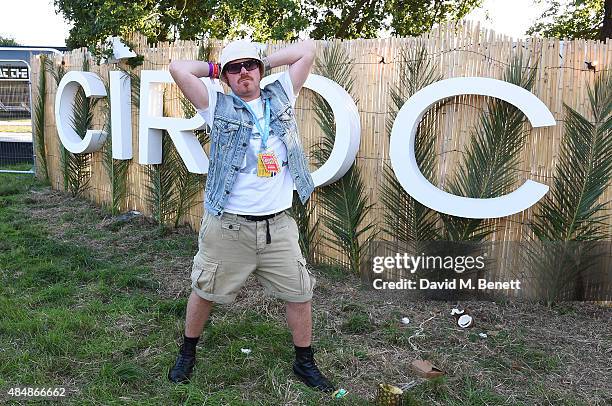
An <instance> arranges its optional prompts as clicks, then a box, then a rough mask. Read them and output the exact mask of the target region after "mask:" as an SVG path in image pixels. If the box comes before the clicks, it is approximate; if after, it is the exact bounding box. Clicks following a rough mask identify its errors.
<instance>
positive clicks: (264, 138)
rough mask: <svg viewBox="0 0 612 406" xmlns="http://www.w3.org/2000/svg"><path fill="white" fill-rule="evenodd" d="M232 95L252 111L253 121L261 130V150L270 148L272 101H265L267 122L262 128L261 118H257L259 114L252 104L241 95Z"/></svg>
mask: <svg viewBox="0 0 612 406" xmlns="http://www.w3.org/2000/svg"><path fill="white" fill-rule="evenodd" d="M232 97H233V98H234V99H236V100H240V102H241V103H242V105H243V106H244V107H246V109H247V110H248V111H249V113H251V115H252V116H253V122H254V123H255V125H256V126H257V129H258V130H259V133H260V134H261V150H262V151H263V150H265V149H267V148H268V136H269V135H270V103H269V102H267V101H266V100H264V101H263V104H264V121H265V124H264V128H261V124H259V119H258V118H257V115H256V114H255V112H254V111H253V109H252V108H251V106H249V104H248V103H246V102H245V101H244V100H242V99H241V98H239V97H236V96H235V95H233V94H232Z"/></svg>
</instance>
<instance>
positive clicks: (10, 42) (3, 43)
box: [0, 35, 21, 47]
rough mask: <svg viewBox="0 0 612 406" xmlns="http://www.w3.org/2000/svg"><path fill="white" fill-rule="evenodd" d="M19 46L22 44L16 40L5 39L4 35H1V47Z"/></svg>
mask: <svg viewBox="0 0 612 406" xmlns="http://www.w3.org/2000/svg"><path fill="white" fill-rule="evenodd" d="M18 45H21V44H20V43H18V42H17V41H15V38H11V37H3V36H2V35H0V47H7V46H18Z"/></svg>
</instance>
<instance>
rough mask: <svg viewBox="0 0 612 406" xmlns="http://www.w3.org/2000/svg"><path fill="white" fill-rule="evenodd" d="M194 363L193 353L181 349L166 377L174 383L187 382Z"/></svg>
mask: <svg viewBox="0 0 612 406" xmlns="http://www.w3.org/2000/svg"><path fill="white" fill-rule="evenodd" d="M194 365H195V354H194V355H190V354H185V353H183V351H181V352H180V353H179V355H178V357H177V358H176V362H175V363H174V366H173V367H172V369H171V370H170V372H168V379H169V380H170V381H172V382H174V383H189V379H190V378H191V373H192V372H193V366H194Z"/></svg>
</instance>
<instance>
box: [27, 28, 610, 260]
mask: <svg viewBox="0 0 612 406" xmlns="http://www.w3.org/2000/svg"><path fill="white" fill-rule="evenodd" d="M129 40H130V41H131V43H133V44H135V45H136V49H135V51H136V52H137V53H138V54H140V55H144V64H143V65H142V66H141V67H139V68H138V69H136V70H135V72H136V73H138V72H139V71H140V70H141V69H149V70H150V69H153V70H165V69H167V67H168V64H169V63H170V61H171V60H177V59H196V58H197V53H198V48H199V43H196V42H192V41H177V42H175V43H172V44H170V43H160V44H157V45H155V46H153V47H149V46H148V45H147V44H146V42H145V40H144V38H143V37H133V38H130V39H129ZM417 41H421V42H423V43H424V44H425V45H426V47H427V50H428V53H429V56H428V57H429V58H431V60H432V62H433V63H434V65H435V66H436V68H437V69H438V70H439V73H440V74H441V75H442V77H443V78H453V77H466V76H479V77H487V78H496V79H502V76H503V73H504V70H505V69H506V68H507V66H508V64H509V62H510V60H511V58H512V56H513V55H516V54H517V53H518V52H522V53H523V55H524V56H526V57H529V58H530V60H531V66H533V67H535V68H537V74H536V81H535V85H534V88H533V93H534V94H535V95H536V96H537V97H539V98H540V99H541V100H542V101H543V102H544V103H545V104H546V106H548V108H549V109H550V111H551V112H552V114H553V116H554V117H555V119H556V120H557V125H556V126H553V127H546V128H538V129H530V132H529V136H528V140H527V144H526V146H525V148H524V149H523V151H522V155H521V160H520V162H521V164H520V169H521V174H522V175H521V176H520V179H519V180H518V182H517V184H516V185H515V186H516V187H518V186H519V185H520V184H522V183H523V182H524V181H525V180H526V179H533V180H535V181H537V182H541V183H544V184H551V179H552V178H551V177H552V175H553V171H554V166H555V162H556V160H557V155H558V151H559V147H560V141H561V136H562V134H563V120H564V112H563V104H564V103H566V104H567V105H569V106H570V107H572V108H574V109H576V110H578V111H579V112H581V113H583V114H586V115H587V116H589V114H590V113H589V109H588V96H587V85H591V84H592V83H593V79H594V77H595V75H594V72H593V71H592V70H589V69H588V68H587V66H586V64H585V62H586V61H595V60H596V61H597V62H598V64H597V69H609V67H610V66H611V65H612V42H611V41H610V40H607V41H606V42H605V43H602V42H599V41H587V40H574V41H559V40H557V39H540V38H529V39H526V40H519V41H515V40H513V39H511V38H509V37H507V36H504V35H500V34H497V33H495V32H493V31H490V30H484V29H481V28H480V27H479V25H478V24H475V23H470V22H465V23H461V24H458V25H453V26H444V27H439V28H438V29H435V30H433V31H432V32H430V33H428V34H426V35H423V36H421V37H419V38H385V39H373V40H351V41H342V42H341V45H342V46H343V47H345V48H346V50H347V51H348V53H349V54H350V56H351V58H354V69H353V75H354V78H355V84H354V88H353V91H352V96H353V98H354V99H355V100H356V101H357V106H358V109H359V114H360V119H361V128H362V131H361V145H360V148H359V152H358V157H357V160H356V163H355V165H358V166H359V167H361V169H362V172H363V175H364V178H365V180H366V187H367V195H368V198H369V201H370V202H371V203H373V204H374V210H373V211H372V212H371V216H373V218H372V220H374V221H375V222H376V223H377V224H381V222H382V210H384V209H383V207H382V205H381V203H380V201H379V199H378V197H379V190H380V189H379V188H380V185H381V184H382V183H383V182H384V178H383V176H382V169H383V164H384V163H385V162H387V163H388V162H389V156H388V146H389V135H390V134H389V133H388V131H387V129H386V122H387V120H389V117H390V114H391V110H392V108H391V106H392V103H391V97H390V94H391V89H392V87H393V86H397V83H398V79H399V78H398V67H399V63H398V61H399V57H400V52H401V50H402V49H406V48H410V47H414V46H415V44H416V43H417ZM222 45H223V44H222V43H221V42H214V43H213V50H212V59H213V60H214V59H216V57H218V54H219V51H220V49H221V47H222ZM284 45H285V44H284V43H282V42H274V43H270V44H268V46H269V49H268V52H269V53H271V52H273V51H274V50H276V49H279V48H282V47H283V46H284ZM323 46H325V44H324V43H323V42H319V43H318V47H319V49H318V53H317V55H319V56H320V55H321V49H322V47H323ZM84 55H85V52H84V49H81V50H75V51H72V52H70V53H65V54H63V55H58V56H56V57H55V61H54V62H55V63H56V64H59V63H61V61H63V62H64V64H65V67H66V69H67V70H81V66H82V61H83V57H84ZM39 65H40V64H39V60H38V59H36V60H34V61H32V83H34V84H37V83H38V75H39V74H40V66H39ZM109 69H117V67H116V66H113V65H102V66H96V65H95V64H92V67H91V71H93V72H95V73H98V74H99V75H100V76H101V77H103V78H108V70H109ZM275 71H279V69H276V70H275ZM56 88H57V86H56V84H55V83H54V81H53V80H52V79H51V77H50V76H49V77H48V85H47V95H46V97H47V99H46V112H45V114H46V116H45V117H46V123H47V124H46V148H47V159H48V167H49V175H50V180H51V184H52V186H53V187H54V188H57V189H62V188H63V186H62V177H61V172H60V160H59V139H58V137H57V132H56V128H55V121H54V114H53V106H54V99H55V92H56ZM37 93H38V90H37V89H33V94H34V97H36V95H37ZM178 95H179V91H178V88H176V87H175V86H169V96H170V97H169V98H168V99H167V103H168V104H167V106H166V107H167V110H168V111H169V112H170V114H169V115H171V116H174V117H182V116H183V113H182V110H181V107H180V103H179V97H178ZM485 106H486V98H485V97H481V96H472V95H465V96H459V97H456V98H454V100H453V101H452V102H451V103H448V104H446V106H445V107H444V108H443V109H442V110H441V114H438V115H437V119H436V130H437V132H438V134H439V145H440V156H439V159H438V174H439V179H440V185H441V186H442V187H443V186H444V183H445V181H446V180H447V179H448V178H449V174H452V173H453V171H454V168H455V167H456V165H457V162H458V158H459V157H460V156H461V154H462V151H463V150H464V148H465V146H466V142H467V141H468V140H469V139H470V137H471V133H472V130H473V128H474V126H475V125H476V124H477V123H478V119H479V116H480V114H481V113H482V112H483V111H484V107H485ZM296 116H297V119H298V123H299V126H300V130H301V136H302V139H303V142H304V145H305V147H306V149H307V150H309V148H310V147H311V146H312V145H313V144H314V143H315V142H316V141H317V140H319V139H320V136H321V130H320V129H319V128H318V126H317V125H316V122H315V120H314V112H313V97H312V93H311V92H310V91H309V90H307V89H304V90H303V91H302V92H301V96H300V97H299V99H298V102H297V105H296ZM94 121H95V125H94V127H93V128H101V127H102V124H103V123H102V121H103V117H101V114H96V116H95V120H94ZM132 122H133V130H132V131H133V134H134V136H133V150H134V159H133V161H132V163H131V164H130V168H129V173H128V197H127V201H126V206H125V207H124V209H126V210H128V209H135V210H139V211H141V212H143V213H145V214H150V212H151V210H150V208H149V207H147V205H146V203H145V193H146V187H145V186H146V184H147V182H148V180H147V177H146V175H145V173H144V170H143V168H144V166H142V165H139V164H138V163H137V156H138V140H137V136H138V108H137V106H134V107H133V110H132ZM529 128H530V127H529ZM86 196H87V197H88V198H89V199H91V200H92V201H94V202H95V203H97V204H104V203H107V202H109V200H110V186H109V181H108V178H107V176H106V172H105V171H104V168H103V166H102V157H101V153H100V152H96V153H94V154H93V159H92V164H91V185H90V189H89V190H88V192H87V193H86ZM602 199H603V201H605V202H608V207H612V205H610V202H611V200H612V187H610V186H608V188H607V189H606V192H605V195H604V196H603V197H602ZM311 200H312V201H313V202H316V201H317V196H316V193H315V195H314V197H313V199H311ZM316 207H317V209H316V210H317V212H316V214H317V215H319V214H320V211H321V210H325V208H324V207H321V205H317V206H316ZM202 212H203V207H202V200H201V198H200V200H199V201H198V202H197V204H195V205H194V206H193V207H192V209H191V210H190V211H189V212H188V213H187V215H186V216H185V218H184V221H185V222H186V223H189V224H190V225H191V226H193V227H194V228H197V227H198V225H199V220H200V218H201V216H202ZM532 213H533V211H532V210H531V209H529V210H526V211H524V212H522V213H518V214H516V215H513V216H510V217H506V218H502V219H497V220H491V221H493V222H494V223H495V226H496V232H495V233H494V234H493V235H492V240H493V241H520V240H521V239H522V238H523V236H524V233H525V226H524V224H525V223H527V222H528V221H529V219H530V217H531V216H532ZM608 227H609V228H608V230H609V231H610V236H611V239H612V223H611V224H608ZM321 253H323V251H321Z"/></svg>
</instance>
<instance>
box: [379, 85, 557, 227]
mask: <svg viewBox="0 0 612 406" xmlns="http://www.w3.org/2000/svg"><path fill="white" fill-rule="evenodd" d="M461 94H478V95H483V96H492V97H497V98H499V99H502V100H505V101H507V102H508V103H511V104H513V105H515V106H516V107H518V108H519V109H521V111H523V113H525V115H526V116H527V118H528V119H529V121H530V122H531V125H532V126H533V127H545V126H550V125H555V119H554V118H553V116H552V114H551V112H550V111H549V110H548V108H547V107H546V105H545V104H544V103H542V101H541V100H540V99H538V98H537V97H536V96H535V95H534V94H532V93H530V92H528V91H527V90H525V89H523V88H521V87H519V86H515V85H513V84H511V83H508V82H504V81H501V80H495V79H488V78H478V77H472V78H453V79H446V80H442V81H439V82H436V83H433V84H431V85H429V86H427V87H425V88H423V89H421V90H420V91H418V92H416V93H415V94H414V95H413V96H412V97H411V98H410V99H409V100H408V101H407V102H406V103H405V104H404V105H403V106H402V108H401V109H400V111H399V112H398V113H397V117H396V118H395V122H394V123H393V129H392V130H391V144H390V146H389V156H390V158H391V164H392V166H393V171H394V172H395V176H397V179H398V180H399V182H400V184H401V185H402V186H403V187H404V189H405V190H406V192H408V193H409V194H410V195H411V196H412V197H414V198H415V199H416V200H417V201H419V202H420V203H421V204H423V205H425V206H427V207H429V208H431V209H434V210H437V211H439V212H442V213H446V214H451V215H453V216H459V217H467V218H473V219H485V218H497V217H504V216H509V215H511V214H515V213H518V212H520V211H523V210H525V209H527V208H529V207H531V206H532V205H534V204H535V203H536V202H537V201H538V200H540V199H541V198H542V196H544V194H546V192H547V191H548V186H546V185H543V184H541V183H537V182H534V181H531V180H527V181H526V182H525V183H524V184H523V185H522V186H521V187H519V188H518V189H517V190H515V191H514V192H512V193H509V194H507V195H504V196H501V197H496V198H491V199H474V198H468V197H463V196H455V195H452V194H450V193H446V192H444V191H443V190H440V189H438V188H437V187H435V186H434V185H432V184H431V183H430V182H429V181H428V180H427V179H425V177H424V176H423V174H422V173H421V171H420V170H419V167H418V165H417V162H416V158H415V155H414V141H415V137H416V131H417V127H418V125H419V122H420V121H421V118H422V117H423V115H424V114H425V112H426V111H427V110H428V109H429V107H431V106H432V105H433V104H434V103H436V102H437V101H439V100H442V99H445V98H447V97H452V96H458V95H461Z"/></svg>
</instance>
